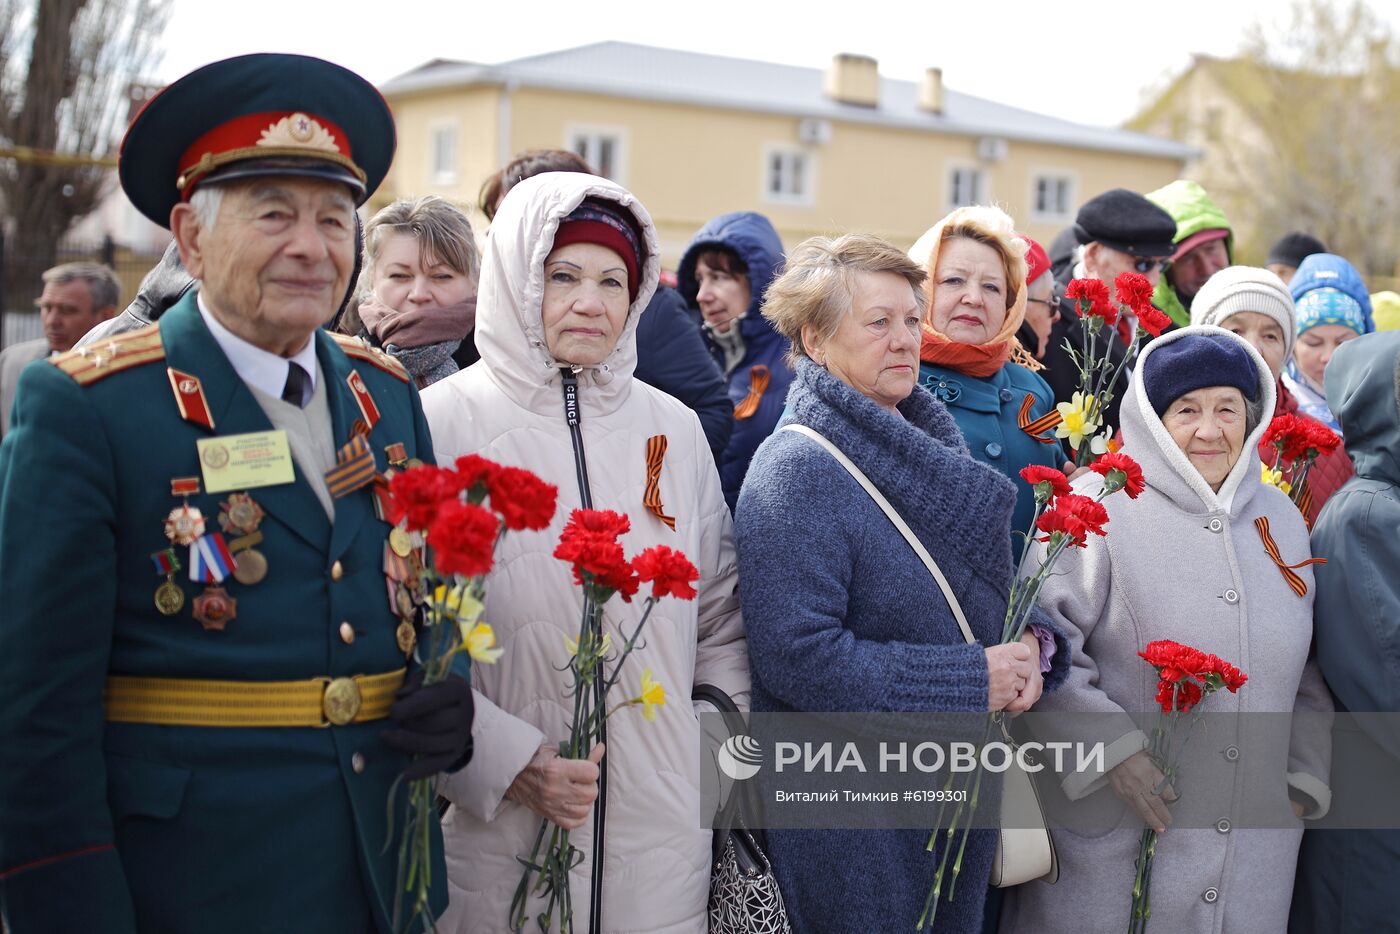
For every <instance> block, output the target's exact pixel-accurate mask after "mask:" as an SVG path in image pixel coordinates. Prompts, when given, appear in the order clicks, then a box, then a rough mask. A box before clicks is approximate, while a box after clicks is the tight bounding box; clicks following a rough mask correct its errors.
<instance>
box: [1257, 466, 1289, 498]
mask: <svg viewBox="0 0 1400 934" xmlns="http://www.w3.org/2000/svg"><path fill="white" fill-rule="evenodd" d="M1259 466H1260V468H1261V470H1262V471H1263V477H1261V479H1262V480H1263V481H1264V482H1265V483H1267V484H1269V485H1270V486H1276V487H1278V488H1279V489H1280V490H1282V491H1283V492H1285V493H1292V492H1293V484H1291V483H1289V482H1288V481H1287V480H1285V479H1283V471H1282V470H1274V469H1271V468H1270V467H1269V465H1268V464H1260V465H1259Z"/></svg>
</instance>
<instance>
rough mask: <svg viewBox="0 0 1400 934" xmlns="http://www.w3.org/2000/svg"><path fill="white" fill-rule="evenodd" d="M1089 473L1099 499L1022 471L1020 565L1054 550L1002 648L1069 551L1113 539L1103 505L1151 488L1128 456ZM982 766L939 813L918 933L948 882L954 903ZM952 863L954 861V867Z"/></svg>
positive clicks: (1050, 475)
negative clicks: (1031, 505) (1030, 496)
mask: <svg viewBox="0 0 1400 934" xmlns="http://www.w3.org/2000/svg"><path fill="white" fill-rule="evenodd" d="M1089 469H1090V470H1092V471H1094V472H1095V473H1097V474H1099V475H1101V476H1102V477H1103V485H1102V486H1101V487H1100V489H1099V493H1098V495H1097V496H1083V495H1081V494H1078V493H1073V492H1071V491H1070V486H1069V480H1068V479H1066V477H1065V475H1064V472H1063V471H1061V470H1058V469H1056V468H1054V467H1043V466H1035V465H1033V466H1030V467H1026V468H1024V469H1023V470H1022V471H1021V478H1022V479H1023V480H1025V481H1026V482H1027V483H1029V484H1030V485H1031V487H1032V488H1033V489H1034V490H1035V515H1034V517H1033V518H1032V520H1031V526H1030V529H1029V530H1028V531H1026V532H1024V533H1019V534H1021V535H1022V536H1023V538H1024V539H1025V542H1024V545H1023V547H1022V551H1021V562H1020V566H1022V567H1024V565H1025V561H1026V554H1027V553H1028V552H1029V550H1030V544H1031V541H1032V540H1033V539H1036V533H1037V532H1039V533H1040V537H1039V539H1038V540H1039V541H1040V542H1042V543H1044V544H1046V545H1048V546H1049V547H1048V548H1047V549H1046V552H1045V557H1044V558H1042V559H1041V561H1040V564H1039V565H1038V566H1037V567H1036V568H1035V570H1034V571H1033V572H1032V573H1030V574H1029V575H1027V576H1022V577H1017V578H1016V579H1015V580H1013V582H1012V584H1011V594H1010V598H1009V599H1008V601H1007V605H1006V616H1005V617H1004V618H1003V621H1002V631H1001V641H1002V643H1003V644H1005V643H1009V642H1016V641H1019V640H1020V638H1021V637H1022V636H1023V635H1024V634H1025V632H1026V627H1027V625H1029V623H1030V618H1031V611H1032V609H1033V608H1034V607H1035V602H1036V598H1037V597H1038V596H1039V595H1040V591H1041V588H1042V587H1044V585H1045V581H1046V580H1047V579H1048V578H1049V576H1050V573H1051V571H1052V570H1053V569H1054V567H1055V563H1056V562H1057V561H1058V560H1059V559H1060V556H1061V555H1062V554H1064V553H1065V551H1066V550H1067V549H1069V548H1074V547H1078V548H1084V547H1086V546H1087V545H1088V540H1089V536H1090V535H1107V534H1108V533H1107V532H1106V531H1104V526H1105V525H1107V524H1108V511H1107V510H1106V509H1105V508H1104V506H1103V500H1104V499H1105V498H1107V497H1108V496H1111V495H1112V494H1114V493H1117V492H1118V491H1120V490H1122V491H1123V492H1125V493H1126V494H1127V495H1128V498H1129V499H1137V497H1138V496H1139V495H1140V494H1141V493H1142V491H1143V490H1144V489H1146V483H1145V481H1144V479H1143V475H1142V468H1141V467H1140V466H1138V464H1137V462H1136V461H1134V460H1133V459H1132V458H1131V457H1129V456H1128V455H1126V454H1123V453H1120V452H1113V453H1109V454H1104V455H1103V456H1102V457H1100V458H1099V459H1098V460H1096V461H1094V463H1093V464H1092V465H1090V468H1089ZM1035 663H1037V662H1034V661H1033V664H1035ZM1002 720H1003V717H1002V713H1001V712H997V713H993V714H992V715H991V716H990V717H989V718H988V721H987V730H986V733H985V735H984V736H983V738H982V742H983V743H984V744H985V743H986V742H987V741H988V740H989V739H990V738H991V734H992V729H993V728H994V727H998V726H1001V725H1002ZM977 761H978V762H979V766H978V768H977V769H976V770H975V771H973V772H972V773H971V774H970V775H967V776H964V778H963V782H964V783H965V784H967V785H970V789H969V791H968V793H967V794H966V795H963V796H956V795H955V796H950V800H956V801H957V802H958V803H957V806H956V808H955V809H954V810H953V812H952V815H951V818H950V820H949V821H948V823H947V825H946V826H945V825H944V821H943V818H944V815H945V813H946V809H947V805H946V804H944V805H941V806H940V809H939V813H938V821H937V826H936V827H935V828H934V830H933V832H932V833H930V834H929V838H928V843H927V845H926V846H925V849H926V850H927V851H928V852H930V853H931V852H933V851H934V849H935V847H936V845H937V842H938V838H939V836H940V835H942V836H945V843H944V847H943V854H942V856H941V858H940V859H939V862H938V867H937V869H935V871H934V876H933V884H932V885H931V886H930V888H929V892H928V895H927V896H926V897H925V899H924V911H923V914H921V915H920V916H919V922H918V925H917V929H918V930H921V931H922V930H923V929H924V927H925V925H932V924H933V922H934V919H935V918H936V917H937V915H938V901H939V898H940V896H941V895H942V894H943V886H944V883H945V882H946V883H947V886H948V890H947V897H948V901H952V900H953V897H954V894H955V893H956V891H957V880H958V874H959V873H960V872H961V871H962V860H963V854H964V851H965V850H966V848H967V837H968V832H969V830H970V829H971V826H970V821H971V816H972V814H973V813H975V812H976V810H977V806H978V802H979V795H980V792H981V788H982V768H981V766H980V762H981V757H980V756H979V757H978V760H977ZM953 782H954V776H953V775H952V774H950V775H949V776H948V779H947V783H946V785H945V789H947V790H951V789H952V788H953ZM964 810H966V813H967V816H968V822H967V823H966V824H963V826H962V838H961V840H960V841H959V842H958V845H957V847H956V855H954V849H955V848H954V846H953V842H954V838H955V836H956V835H957V832H958V828H959V824H960V823H962V821H963V814H964ZM950 859H951V860H952V862H951V864H950V862H949V860H950Z"/></svg>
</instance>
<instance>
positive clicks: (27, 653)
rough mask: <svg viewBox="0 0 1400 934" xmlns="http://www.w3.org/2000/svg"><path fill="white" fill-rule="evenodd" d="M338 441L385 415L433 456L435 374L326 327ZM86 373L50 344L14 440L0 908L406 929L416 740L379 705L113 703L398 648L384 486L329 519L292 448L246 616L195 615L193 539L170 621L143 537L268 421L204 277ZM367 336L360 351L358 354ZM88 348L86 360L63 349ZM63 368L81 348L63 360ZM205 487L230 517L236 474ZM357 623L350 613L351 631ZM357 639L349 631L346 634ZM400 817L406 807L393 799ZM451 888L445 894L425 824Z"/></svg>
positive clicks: (208, 499) (121, 924)
mask: <svg viewBox="0 0 1400 934" xmlns="http://www.w3.org/2000/svg"><path fill="white" fill-rule="evenodd" d="M314 340H315V341H316V357H317V360H318V361H319V363H320V366H321V371H322V375H323V376H324V378H325V384H326V385H325V389H326V393H327V402H328V404H329V408H330V413H331V423H332V432H333V438H334V443H335V444H336V445H337V446H339V445H343V444H345V443H346V442H347V441H348V440H349V439H350V438H351V432H352V425H353V424H354V423H355V421H356V420H357V419H362V418H367V417H368V416H365V415H364V414H363V412H362V409H361V408H360V407H359V405H358V404H357V402H356V397H355V395H353V394H352V391H351V386H350V384H349V382H348V381H349V380H351V379H352V377H355V376H357V377H358V380H362V381H363V386H364V387H365V388H366V389H367V390H368V392H369V394H370V396H371V397H372V398H373V400H374V402H375V405H376V406H377V408H378V411H379V413H380V417H379V419H378V421H377V423H376V424H375V425H373V427H372V428H371V429H370V431H369V433H368V437H367V440H368V442H369V447H370V450H371V451H372V453H373V455H374V458H375V462H376V466H375V469H376V470H378V471H382V470H385V469H386V468H387V467H388V464H387V461H386V457H387V455H386V453H385V448H386V446H389V445H393V444H396V443H401V444H403V445H404V448H405V453H406V455H407V456H408V457H410V458H411V457H418V458H421V459H423V460H428V461H431V460H432V457H433V448H432V443H431V441H430V440H429V437H428V426H427V421H426V420H425V419H424V417H423V411H422V408H421V407H420V405H419V402H418V392H417V390H416V389H415V388H414V387H413V385H412V383H411V382H409V381H408V379H407V374H406V373H404V372H403V370H402V369H401V368H398V367H397V364H394V363H392V362H391V361H389V359H388V358H387V357H381V356H376V355H375V354H373V353H368V352H364V353H365V355H366V356H367V357H368V359H366V358H365V357H364V356H352V355H350V354H348V353H347V351H346V350H342V349H341V347H340V346H339V344H338V342H337V340H336V339H333V338H332V337H331V336H330V335H328V334H326V333H324V332H317V333H316V334H315V336H314ZM93 349H94V351H95V353H96V354H102V355H103V356H100V357H94V358H93V359H100V360H102V361H103V362H102V363H101V364H100V366H97V367H96V369H97V370H99V371H104V370H105V372H101V373H92V374H90V375H92V376H94V377H96V378H94V379H91V380H86V381H85V382H82V381H79V379H78V377H77V376H69V375H68V373H66V372H65V371H64V370H63V369H60V367H59V366H58V365H55V364H54V363H50V362H42V363H35V364H34V365H32V366H31V367H30V368H29V369H27V370H26V371H25V373H24V376H23V377H22V378H21V380H20V388H19V393H18V396H17V399H16V403H15V419H14V422H13V423H12V425H11V430H10V432H9V433H7V434H6V435H5V440H4V444H3V446H0V613H3V617H0V749H4V750H5V763H4V766H3V767H0V905H3V909H4V917H5V921H6V922H7V923H8V924H9V930H11V931H14V932H16V934H24V932H28V931H103V932H110V934H132V932H135V931H159V932H167V931H209V932H216V934H217V932H225V931H228V932H232V931H238V932H246V931H268V930H284V929H286V928H287V927H288V926H289V925H290V926H294V927H296V928H297V929H298V930H301V931H316V932H326V934H331V932H343V931H352V930H353V931H366V930H378V931H382V932H387V931H388V930H389V929H390V914H391V912H392V910H393V904H394V892H395V882H394V872H395V861H396V857H397V846H392V845H390V846H388V847H387V849H386V844H388V843H389V842H390V840H389V825H388V808H387V804H388V800H389V792H390V788H391V787H393V786H394V785H395V782H396V780H397V778H398V776H399V773H400V772H402V771H403V769H404V768H405V766H407V764H408V758H407V757H406V756H404V755H401V754H399V753H396V752H394V751H393V750H392V749H390V748H389V747H387V746H385V745H384V744H383V743H381V742H380V738H379V737H380V734H381V733H383V732H384V731H385V730H386V729H387V728H388V726H389V723H388V722H387V721H385V720H378V721H367V722H361V723H350V724H347V725H345V726H326V727H324V728H318V727H310V726H308V727H266V728H241V727H217V728H215V727H193V726H166V725H150V724H143V723H117V722H106V720H105V718H104V712H103V707H104V703H103V688H104V684H105V682H106V679H107V677H108V675H109V674H122V675H135V676H147V677H157V678H197V679H214V680H235V681H303V680H310V679H315V678H326V677H339V676H344V675H357V674H377V673H384V672H390V671H393V670H395V669H401V668H403V667H404V664H405V661H404V655H403V653H402V652H401V651H400V649H399V647H398V645H397V644H396V641H395V628H396V626H397V624H398V619H397V617H396V615H395V614H394V613H392V612H391V611H390V607H389V601H388V596H387V592H386V589H385V574H384V553H385V548H386V546H385V539H386V536H387V534H388V532H389V526H388V525H387V524H385V523H384V522H383V521H381V520H380V519H379V518H377V517H376V514H375V510H374V493H373V490H372V488H370V487H364V488H362V489H359V490H357V491H354V492H351V493H348V494H346V495H345V496H343V497H341V498H340V499H338V500H336V501H335V521H334V522H331V521H330V520H329V519H328V518H327V516H326V512H325V510H324V508H323V507H322V505H321V502H320V500H319V499H318V498H317V496H316V494H315V492H314V491H313V490H312V488H311V487H310V485H309V484H308V483H307V482H306V480H305V479H304V477H303V474H302V470H301V465H300V464H295V465H294V471H295V476H296V479H295V480H294V481H293V482H291V483H286V484H280V485H275V486H265V487H258V488H254V489H250V490H248V494H249V496H250V497H251V498H252V499H253V501H254V502H255V503H257V504H258V505H259V506H261V507H262V509H263V510H264V511H265V516H264V518H263V519H262V521H261V524H260V525H259V528H258V531H259V532H260V533H261V534H262V536H263V540H262V541H261V542H260V543H259V544H258V546H257V547H258V550H260V551H261V552H262V554H263V555H264V556H265V557H266V559H267V565H268V572H267V577H266V579H265V580H262V581H261V582H259V583H256V584H252V585H245V584H241V583H238V582H237V581H235V580H234V579H233V578H231V577H230V578H229V579H228V580H226V581H224V583H223V586H224V587H225V588H226V589H227V591H228V593H229V595H230V596H231V597H232V598H234V599H235V600H237V614H236V616H235V617H234V618H233V619H231V620H230V621H229V622H228V624H227V628H225V629H224V630H222V631H207V630H205V629H204V628H203V627H202V626H201V625H200V623H199V622H198V621H197V620H196V619H195V618H194V617H193V615H192V609H193V601H194V598H195V597H196V596H198V595H199V593H200V590H201V585H199V584H195V583H192V582H191V581H190V576H189V572H188V568H189V561H188V549H187V548H183V547H177V548H176V551H177V553H178V557H179V560H180V562H181V564H182V565H183V568H182V569H181V571H180V573H178V574H176V575H175V576H174V579H173V580H174V583H175V584H176V585H177V586H178V587H180V589H181V590H182V591H183V593H184V594H185V596H186V601H185V605H184V608H183V609H181V610H179V611H177V612H176V613H175V614H174V615H171V616H162V615H160V614H159V613H158V612H157V610H156V606H155V604H154V602H153V599H152V595H153V594H154V592H155V590H156V586H157V585H158V584H160V583H161V582H162V580H163V578H162V576H161V575H160V574H159V573H157V572H156V571H155V568H154V566H153V564H152V560H151V558H150V557H149V556H150V555H151V554H152V553H153V552H160V551H162V550H164V549H166V548H168V547H170V542H169V541H168V540H167V539H166V536H165V534H164V531H163V523H164V520H165V517H166V516H167V515H168V514H169V513H170V511H171V509H172V508H174V507H176V506H178V505H179V504H180V499H178V498H176V497H174V496H172V494H171V489H170V484H171V480H172V478H176V477H198V476H200V475H201V467H200V463H201V461H200V456H199V452H198V450H197V449H196V442H197V441H199V440H200V439H203V438H212V437H218V436H226V435H231V434H242V433H247V432H267V431H271V430H272V425H271V423H270V422H269V421H268V419H267V416H266V415H265V414H264V412H263V410H262V408H261V407H260V406H259V405H258V403H257V401H256V400H255V399H254V397H253V395H252V393H251V392H250V390H249V389H248V388H247V386H246V385H245V384H244V383H243V381H242V380H241V379H240V378H239V377H238V374H237V373H236V372H235V370H234V369H233V366H232V364H230V363H229V361H228V358H227V357H226V356H225V355H224V353H223V351H222V350H221V349H220V348H219V345H218V343H217V342H216V341H215V339H214V337H213V335H211V334H210V333H209V329H208V328H207V327H206V326H205V324H204V321H203V319H202V318H201V316H200V313H199V310H198V308H197V307H196V305H195V297H194V295H193V293H191V294H187V295H186V296H185V297H184V298H183V299H182V300H181V301H180V302H179V303H178V304H176V305H175V306H174V307H173V308H171V309H170V310H169V311H167V312H166V313H165V314H163V315H162V316H161V317H160V321H159V323H158V324H156V325H151V326H149V327H148V328H146V329H144V330H141V331H136V332H134V333H132V334H129V335H123V336H122V337H120V338H117V339H115V340H114V341H112V342H109V343H108V344H98V345H96V346H95V348H93ZM351 351H352V352H354V349H353V348H351ZM74 358H76V354H75V355H73V357H71V358H70V361H71V359H74ZM54 360H55V361H57V362H60V363H61V362H63V360H64V358H63V357H58V358H54ZM167 367H169V368H171V370H172V371H174V370H178V371H180V372H181V373H182V374H187V376H186V377H182V378H181V381H182V382H186V381H188V380H190V379H191V378H192V379H196V380H198V381H199V384H200V385H201V386H202V388H203V392H204V394H205V398H206V399H207V400H208V411H209V414H210V415H211V416H212V424H213V428H212V429H210V428H205V427H203V426H201V425H199V424H196V423H194V422H192V421H188V420H185V419H184V418H182V417H181V412H180V409H179V407H178V405H177V399H176V397H175V396H174V394H173V392H172V383H173V382H174V381H175V377H173V376H171V375H168V374H167ZM203 486H204V485H203V484H202V483H201V492H199V493H197V494H195V495H192V496H190V497H189V504H190V505H191V506H193V507H195V508H197V509H199V510H200V511H201V512H202V513H203V515H204V517H205V521H206V528H207V530H208V531H218V530H219V524H218V523H217V521H216V517H217V516H218V515H219V503H220V502H221V501H223V500H226V499H227V498H228V496H229V493H228V492H224V493H209V492H207V491H204V489H203ZM346 624H348V627H347V628H343V627H345V626H346ZM347 632H348V633H350V637H349V638H347V637H346V636H345V633H347ZM396 820H397V821H398V823H397V824H396V826H397V827H402V816H401V815H399V816H397V817H396ZM432 834H433V839H434V842H433V853H434V858H433V861H432V865H431V867H430V868H431V871H432V880H433V884H434V889H435V892H434V899H433V905H434V907H435V908H436V909H438V910H441V909H442V908H443V907H445V905H446V894H447V893H446V887H445V885H444V884H443V879H444V876H445V870H444V868H443V866H444V864H443V860H442V855H441V853H442V850H441V843H440V839H439V835H438V829H437V827H436V826H434V827H433V828H432Z"/></svg>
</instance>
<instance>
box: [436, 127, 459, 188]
mask: <svg viewBox="0 0 1400 934" xmlns="http://www.w3.org/2000/svg"><path fill="white" fill-rule="evenodd" d="M460 129H461V125H460V123H459V122H458V121H456V120H439V121H437V122H436V123H432V124H429V126H428V178H429V179H430V180H431V181H432V184H434V185H455V184H456V183H457V166H458V162H459V160H460V159H461V157H462V151H461V147H460V146H459V142H460V140H461V132H460ZM445 134H450V135H451V141H452V158H451V159H450V160H449V161H450V162H451V166H450V167H447V168H444V167H443V165H442V163H441V162H440V161H439V159H438V156H439V155H440V153H439V150H438V145H439V140H440V139H442V137H443V136H444V135H445Z"/></svg>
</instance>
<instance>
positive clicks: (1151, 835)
mask: <svg viewBox="0 0 1400 934" xmlns="http://www.w3.org/2000/svg"><path fill="white" fill-rule="evenodd" d="M1138 655H1139V656H1140V657H1141V658H1143V659H1145V660H1146V662H1147V664H1149V665H1151V666H1152V667H1153V668H1155V669H1157V703H1158V705H1159V706H1160V707H1161V708H1162V713H1161V717H1160V718H1159V719H1158V722H1157V725H1156V726H1155V727H1153V729H1152V738H1151V741H1150V742H1149V745H1148V750H1147V751H1148V755H1150V756H1151V757H1152V761H1153V763H1154V764H1155V765H1156V766H1157V768H1158V769H1159V770H1160V771H1161V773H1162V783H1161V785H1160V786H1159V788H1157V789H1154V791H1160V790H1165V788H1166V786H1167V785H1174V784H1175V783H1176V779H1177V773H1178V770H1179V768H1180V762H1181V753H1182V750H1184V749H1185V747H1186V741H1187V740H1188V739H1189V738H1190V736H1191V728H1192V727H1193V726H1195V723H1196V721H1197V720H1198V719H1199V718H1200V710H1199V707H1200V704H1201V702H1202V701H1203V700H1205V699H1206V698H1207V697H1209V696H1210V695H1212V694H1214V693H1215V692H1216V691H1218V690H1220V689H1221V688H1224V689H1226V690H1227V691H1229V692H1230V693H1232V694H1233V693H1235V692H1236V691H1238V690H1239V689H1240V688H1241V687H1242V686H1243V685H1244V683H1245V682H1246V681H1247V680H1249V678H1248V677H1247V676H1246V675H1245V674H1243V673H1242V672H1241V671H1240V670H1239V669H1238V668H1236V667H1235V666H1234V665H1231V664H1230V663H1229V662H1226V661H1223V660H1222V659H1220V658H1219V657H1217V656H1215V655H1211V654H1209V653H1207V652H1202V651H1201V650H1200V649H1194V648H1192V647H1191V646H1189V645H1182V644H1181V643H1180V642H1172V641H1170V640H1168V639H1160V640H1158V641H1156V642H1149V643H1148V644H1147V648H1145V649H1143V650H1142V651H1141V652H1139V653H1138ZM1193 710H1194V711H1196V713H1195V715H1194V716H1192V717H1191V718H1190V719H1189V720H1188V721H1187V722H1186V724H1185V727H1184V728H1183V727H1182V725H1181V721H1182V720H1183V719H1184V718H1185V717H1186V715H1187V714H1188V713H1191V712H1192V711H1193ZM1156 855H1157V831H1156V830H1154V829H1153V828H1151V827H1144V828H1143V831H1142V838H1141V839H1140V840H1139V841H1138V855H1137V860H1136V862H1135V864H1134V867H1135V872H1134V876H1133V893H1132V912H1131V914H1130V915H1129V916H1128V934H1145V932H1146V931H1147V922H1148V920H1149V919H1150V918H1151V917H1152V898H1151V894H1152V892H1151V890H1152V860H1153V858H1154V857H1155V856H1156Z"/></svg>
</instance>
